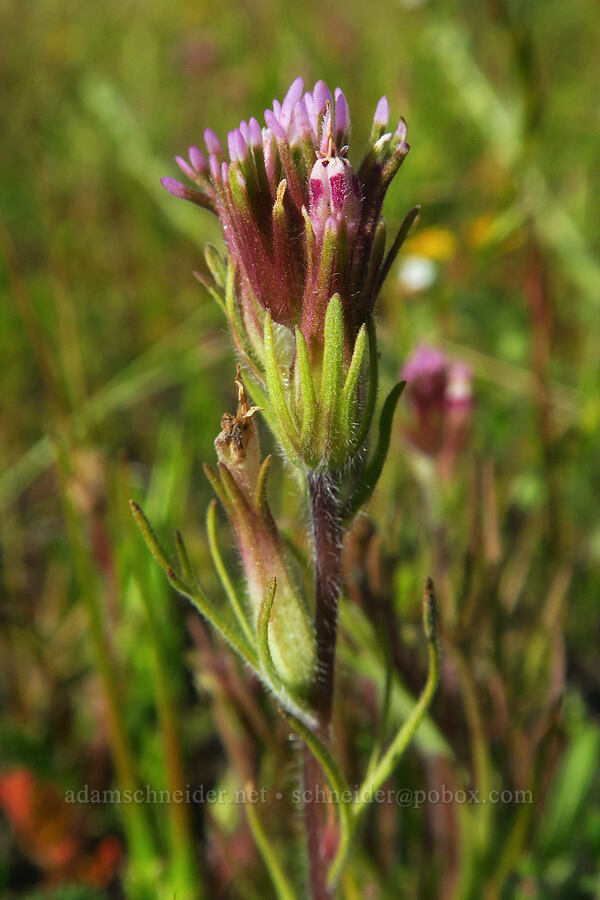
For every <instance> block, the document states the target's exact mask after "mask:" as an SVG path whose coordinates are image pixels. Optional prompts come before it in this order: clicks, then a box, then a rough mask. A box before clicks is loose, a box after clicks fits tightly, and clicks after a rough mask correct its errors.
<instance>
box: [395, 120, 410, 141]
mask: <svg viewBox="0 0 600 900" xmlns="http://www.w3.org/2000/svg"><path fill="white" fill-rule="evenodd" d="M406 132H407V127H406V122H405V121H404V119H403V118H402V117H400V121H399V122H398V127H397V128H396V131H395V134H394V137H395V138H397V139H398V140H399V141H405V140H406Z"/></svg>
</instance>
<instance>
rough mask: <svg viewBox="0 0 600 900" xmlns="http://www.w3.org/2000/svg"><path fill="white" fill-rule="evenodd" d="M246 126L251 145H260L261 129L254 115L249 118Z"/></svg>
mask: <svg viewBox="0 0 600 900" xmlns="http://www.w3.org/2000/svg"><path fill="white" fill-rule="evenodd" d="M248 127H249V129H250V143H251V144H252V146H253V147H260V146H261V145H262V129H261V127H260V125H259V124H258V122H257V121H256V119H255V118H254V116H252V118H251V119H250V122H249V125H248Z"/></svg>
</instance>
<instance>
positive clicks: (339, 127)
mask: <svg viewBox="0 0 600 900" xmlns="http://www.w3.org/2000/svg"><path fill="white" fill-rule="evenodd" d="M349 127H350V110H349V109H348V101H347V100H346V97H345V96H344V92H343V91H342V90H340V88H336V89H335V130H336V134H337V136H338V138H339V137H341V136H342V135H343V134H345V133H346V132H347V131H348V128H349Z"/></svg>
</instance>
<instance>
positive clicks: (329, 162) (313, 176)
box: [310, 156, 360, 237]
mask: <svg viewBox="0 0 600 900" xmlns="http://www.w3.org/2000/svg"><path fill="white" fill-rule="evenodd" d="M329 216H334V217H336V218H338V219H342V220H344V221H345V222H346V223H347V225H348V232H349V234H351V235H352V236H354V234H356V229H357V228H358V221H359V217H360V187H359V184H358V178H357V177H356V173H355V171H354V169H353V168H352V165H351V163H350V161H349V160H348V159H346V157H344V156H332V157H331V158H327V157H326V158H324V159H318V160H317V161H316V163H315V164H314V166H313V168H312V171H311V173H310V221H311V224H312V227H313V230H314V232H315V234H316V235H317V236H318V237H321V236H322V234H323V231H324V229H325V224H326V222H327V219H328V218H329Z"/></svg>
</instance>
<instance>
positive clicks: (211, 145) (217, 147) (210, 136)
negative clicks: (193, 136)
mask: <svg viewBox="0 0 600 900" xmlns="http://www.w3.org/2000/svg"><path fill="white" fill-rule="evenodd" d="M204 143H205V144H206V149H207V150H208V152H209V153H214V154H215V156H223V146H222V144H221V141H220V140H219V138H218V137H217V135H216V134H215V133H214V131H213V130H212V128H205V129H204Z"/></svg>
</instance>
